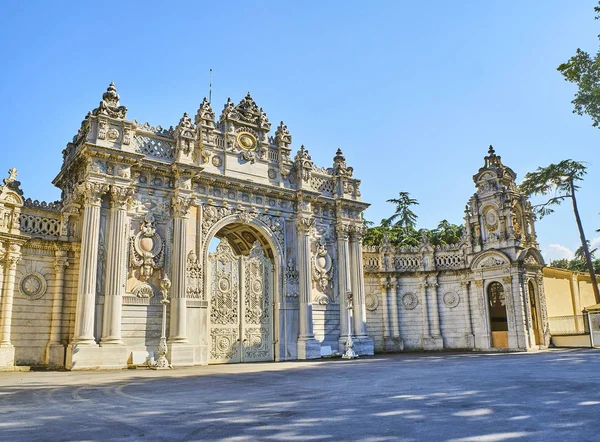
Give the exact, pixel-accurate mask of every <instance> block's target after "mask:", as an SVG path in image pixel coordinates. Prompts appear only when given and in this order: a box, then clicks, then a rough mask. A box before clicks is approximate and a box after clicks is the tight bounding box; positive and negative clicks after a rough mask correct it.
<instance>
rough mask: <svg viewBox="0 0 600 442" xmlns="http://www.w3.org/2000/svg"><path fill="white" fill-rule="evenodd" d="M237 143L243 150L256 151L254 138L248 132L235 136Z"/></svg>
mask: <svg viewBox="0 0 600 442" xmlns="http://www.w3.org/2000/svg"><path fill="white" fill-rule="evenodd" d="M237 143H238V146H240V147H241V148H242V149H244V150H254V149H256V137H255V136H254V135H252V134H249V133H248V132H242V133H240V134H239V135H238V136H237Z"/></svg>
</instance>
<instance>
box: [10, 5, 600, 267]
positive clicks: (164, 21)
mask: <svg viewBox="0 0 600 442" xmlns="http://www.w3.org/2000/svg"><path fill="white" fill-rule="evenodd" d="M595 4H596V2H595V1H590V0H585V1H584V0H580V1H577V2H575V1H549V0H546V1H541V0H538V1H528V2H517V1H513V2H508V1H500V0H496V1H486V2H482V1H476V0H471V1H469V0H464V1H455V2H447V1H430V2H404V1H389V2H383V1H382V2H371V3H369V4H368V5H367V3H366V2H358V1H344V2H341V1H340V2H302V3H300V2H281V1H280V2H254V1H245V2H236V1H230V2H226V3H222V2H211V3H206V2H189V3H177V2H172V3H171V4H169V5H168V6H167V5H166V3H163V2H151V1H146V2H137V3H136V2H118V3H117V2H41V1H31V2H4V3H3V5H2V6H1V8H2V12H1V13H0V42H1V43H2V45H1V49H0V51H1V54H0V55H1V58H0V59H1V60H2V69H0V96H1V97H2V100H3V101H4V103H3V105H2V106H0V122H1V123H0V124H1V127H2V137H3V147H2V148H1V149H2V150H1V152H2V156H1V160H0V169H2V168H3V169H6V170H8V168H9V167H12V166H15V167H17V168H18V169H19V179H20V181H21V182H22V187H23V189H24V190H25V193H26V196H30V197H32V198H34V199H35V198H37V199H44V200H55V199H57V198H59V191H58V189H55V188H54V187H53V186H52V185H51V184H50V182H51V180H52V179H53V178H54V176H55V175H56V174H57V173H58V171H59V169H60V164H61V161H62V156H61V151H62V149H63V148H64V146H65V144H66V142H67V141H69V140H70V139H71V138H72V136H73V135H74V134H75V132H76V131H77V129H78V127H79V123H80V121H81V120H82V119H83V117H84V116H85V114H86V113H87V111H88V110H90V109H92V108H94V107H96V105H97V104H98V102H99V100H100V97H101V95H102V92H103V91H104V90H105V89H106V87H107V85H108V83H109V82H110V81H114V82H115V83H116V85H117V88H118V90H119V93H120V95H121V103H122V104H123V105H125V106H127V107H128V108H129V113H128V116H129V117H130V118H136V119H137V120H138V121H149V122H150V123H152V124H153V125H156V124H161V125H162V126H167V127H168V126H169V125H175V124H176V123H177V122H178V121H179V118H180V117H181V115H182V114H183V112H184V111H187V112H188V113H195V111H196V109H197V108H198V104H199V103H200V102H201V101H202V98H203V97H204V96H205V95H207V94H208V70H209V68H212V69H213V71H214V75H213V108H214V110H215V112H216V113H217V115H219V114H220V111H221V109H222V106H223V104H224V103H225V101H226V99H227V97H228V96H230V97H231V98H232V99H233V100H234V101H235V102H238V101H239V100H240V99H241V98H242V97H243V96H244V95H245V93H246V92H247V91H250V92H251V93H252V95H253V97H254V98H255V100H256V102H257V103H258V105H259V106H262V107H263V108H264V109H265V111H266V112H267V115H268V116H269V118H270V119H271V121H272V122H273V123H275V124H277V123H278V122H279V121H280V120H284V121H285V122H286V124H287V125H288V127H289V129H290V131H291V133H292V136H293V137H294V148H295V149H297V148H298V147H299V146H300V144H304V145H305V146H306V147H307V148H308V150H309V151H310V153H311V155H312V157H313V160H315V162H316V163H317V164H318V165H319V166H328V165H330V164H331V162H332V158H333V155H334V154H335V151H336V149H337V148H338V147H340V148H342V150H343V151H344V153H345V155H346V158H347V161H348V163H349V164H350V165H352V166H354V168H355V176H357V177H359V178H361V179H362V181H363V184H362V194H363V198H364V199H365V200H366V201H368V202H370V203H371V204H372V206H371V207H370V208H369V209H368V212H367V218H368V219H371V220H374V221H379V220H381V219H382V218H383V217H386V216H389V215H390V214H391V212H392V211H393V207H392V205H390V204H388V203H386V202H385V200H386V199H389V198H393V197H394V196H395V195H397V193H398V192H399V191H408V192H410V193H411V195H412V196H413V197H414V198H417V199H418V200H419V201H420V205H419V206H418V208H417V213H418V215H419V225H420V226H421V227H427V228H434V227H435V226H436V224H437V223H438V222H439V221H440V220H442V219H448V220H449V221H451V222H454V223H461V222H462V217H463V210H464V206H465V204H466V202H467V200H468V199H469V197H470V196H471V194H472V193H473V192H474V186H473V182H472V176H473V174H474V173H475V172H476V171H477V169H478V168H479V167H480V166H481V165H482V162H483V156H484V155H485V154H486V152H487V148H488V146H489V145H490V144H493V145H494V146H495V148H496V151H497V153H498V154H500V155H501V156H502V159H503V161H504V163H505V164H507V165H509V166H510V167H512V168H513V169H514V170H515V172H517V174H518V177H519V180H520V179H522V177H523V176H524V174H525V173H526V172H527V171H530V170H533V169H535V168H536V167H537V166H540V165H542V166H544V165H547V164H549V163H550V162H557V161H560V160H562V159H565V158H572V159H575V160H582V161H588V162H590V163H591V164H590V168H589V175H588V177H587V178H586V180H585V182H584V183H583V185H582V189H581V191H580V194H579V201H580V206H581V207H580V208H581V213H582V218H583V222H584V225H585V226H586V229H587V234H588V236H589V237H590V238H595V237H596V236H597V234H596V233H595V229H597V228H600V216H599V215H598V212H600V207H599V205H598V204H597V199H596V198H595V193H594V189H598V188H599V187H600V163H598V162H596V161H595V156H596V155H595V153H596V152H597V151H598V150H597V144H598V140H600V131H599V130H598V129H595V128H593V127H592V126H591V123H590V120H589V118H587V117H579V116H576V115H574V114H572V113H571V110H572V105H571V103H570V101H571V99H572V96H573V94H574V92H575V87H574V86H573V85H571V84H569V83H566V82H565V81H564V80H563V79H562V77H561V75H560V74H559V73H558V72H557V71H556V67H557V66H558V64H560V63H561V62H563V61H565V60H567V59H568V58H569V57H570V56H571V55H572V54H573V53H574V52H575V49H576V48H577V47H581V48H582V49H585V50H588V51H591V52H595V51H596V50H597V48H598V46H599V41H598V39H597V34H599V33H600V22H597V21H595V20H594V18H593V17H594V12H593V7H594V5H595ZM537 230H538V235H539V241H540V245H541V247H542V249H543V251H544V252H545V255H546V256H547V257H559V256H561V255H568V253H569V250H570V251H572V250H574V249H575V248H576V247H577V246H578V241H579V238H578V233H577V230H576V227H575V222H574V220H573V215H572V211H571V209H570V207H569V206H568V205H565V207H562V208H560V209H559V210H557V213H556V214H554V215H552V216H551V217H548V218H546V219H544V220H542V221H540V222H538V224H537ZM594 243H595V244H596V243H599V244H600V240H596V241H595V242H594Z"/></svg>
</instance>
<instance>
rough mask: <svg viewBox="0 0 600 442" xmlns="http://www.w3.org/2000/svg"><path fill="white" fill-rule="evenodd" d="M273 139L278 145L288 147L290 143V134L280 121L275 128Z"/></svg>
mask: <svg viewBox="0 0 600 442" xmlns="http://www.w3.org/2000/svg"><path fill="white" fill-rule="evenodd" d="M275 139H276V140H277V144H278V145H279V146H280V147H289V146H290V144H292V136H291V135H290V131H289V130H288V128H287V126H286V125H285V123H284V122H283V121H282V122H281V123H279V126H277V130H275Z"/></svg>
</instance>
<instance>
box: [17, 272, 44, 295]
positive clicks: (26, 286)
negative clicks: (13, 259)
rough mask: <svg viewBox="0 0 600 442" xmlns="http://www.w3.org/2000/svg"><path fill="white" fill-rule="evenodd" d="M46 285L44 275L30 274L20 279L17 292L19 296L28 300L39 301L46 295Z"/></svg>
mask: <svg viewBox="0 0 600 442" xmlns="http://www.w3.org/2000/svg"><path fill="white" fill-rule="evenodd" d="M47 288H48V283H47V282H46V278H45V277H44V275H42V274H41V273H38V272H31V273H29V274H27V275H25V276H24V277H23V278H21V283H20V284H19V290H20V292H21V294H23V295H24V296H26V297H27V298H29V299H40V298H41V297H42V296H44V295H45V294H46V290H47Z"/></svg>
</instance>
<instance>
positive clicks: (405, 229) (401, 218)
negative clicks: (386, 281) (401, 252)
mask: <svg viewBox="0 0 600 442" xmlns="http://www.w3.org/2000/svg"><path fill="white" fill-rule="evenodd" d="M388 202H389V203H392V204H395V205H396V208H395V211H394V213H393V214H392V215H391V216H390V217H389V218H384V219H382V220H381V223H380V224H379V225H378V226H375V225H374V223H373V222H370V221H365V226H366V227H367V231H366V233H365V236H364V238H363V243H364V244H366V245H378V244H381V242H382V241H383V238H384V236H385V235H387V237H388V239H389V241H390V243H391V244H393V245H395V246H398V247H417V246H418V245H419V244H421V241H422V239H423V237H424V236H426V237H427V238H428V239H429V242H430V243H431V244H433V245H443V244H457V243H458V242H460V239H461V237H462V235H463V233H464V229H465V227H464V226H462V225H456V224H452V223H450V222H448V221H447V220H442V221H440V222H439V224H438V226H437V228H435V229H433V230H427V229H418V228H417V226H416V224H417V218H418V216H417V214H416V213H414V212H413V211H412V209H411V207H412V206H416V205H418V204H419V202H418V201H417V200H416V199H414V198H411V197H410V194H409V193H408V192H400V193H399V197H398V198H393V199H389V200H388Z"/></svg>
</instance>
